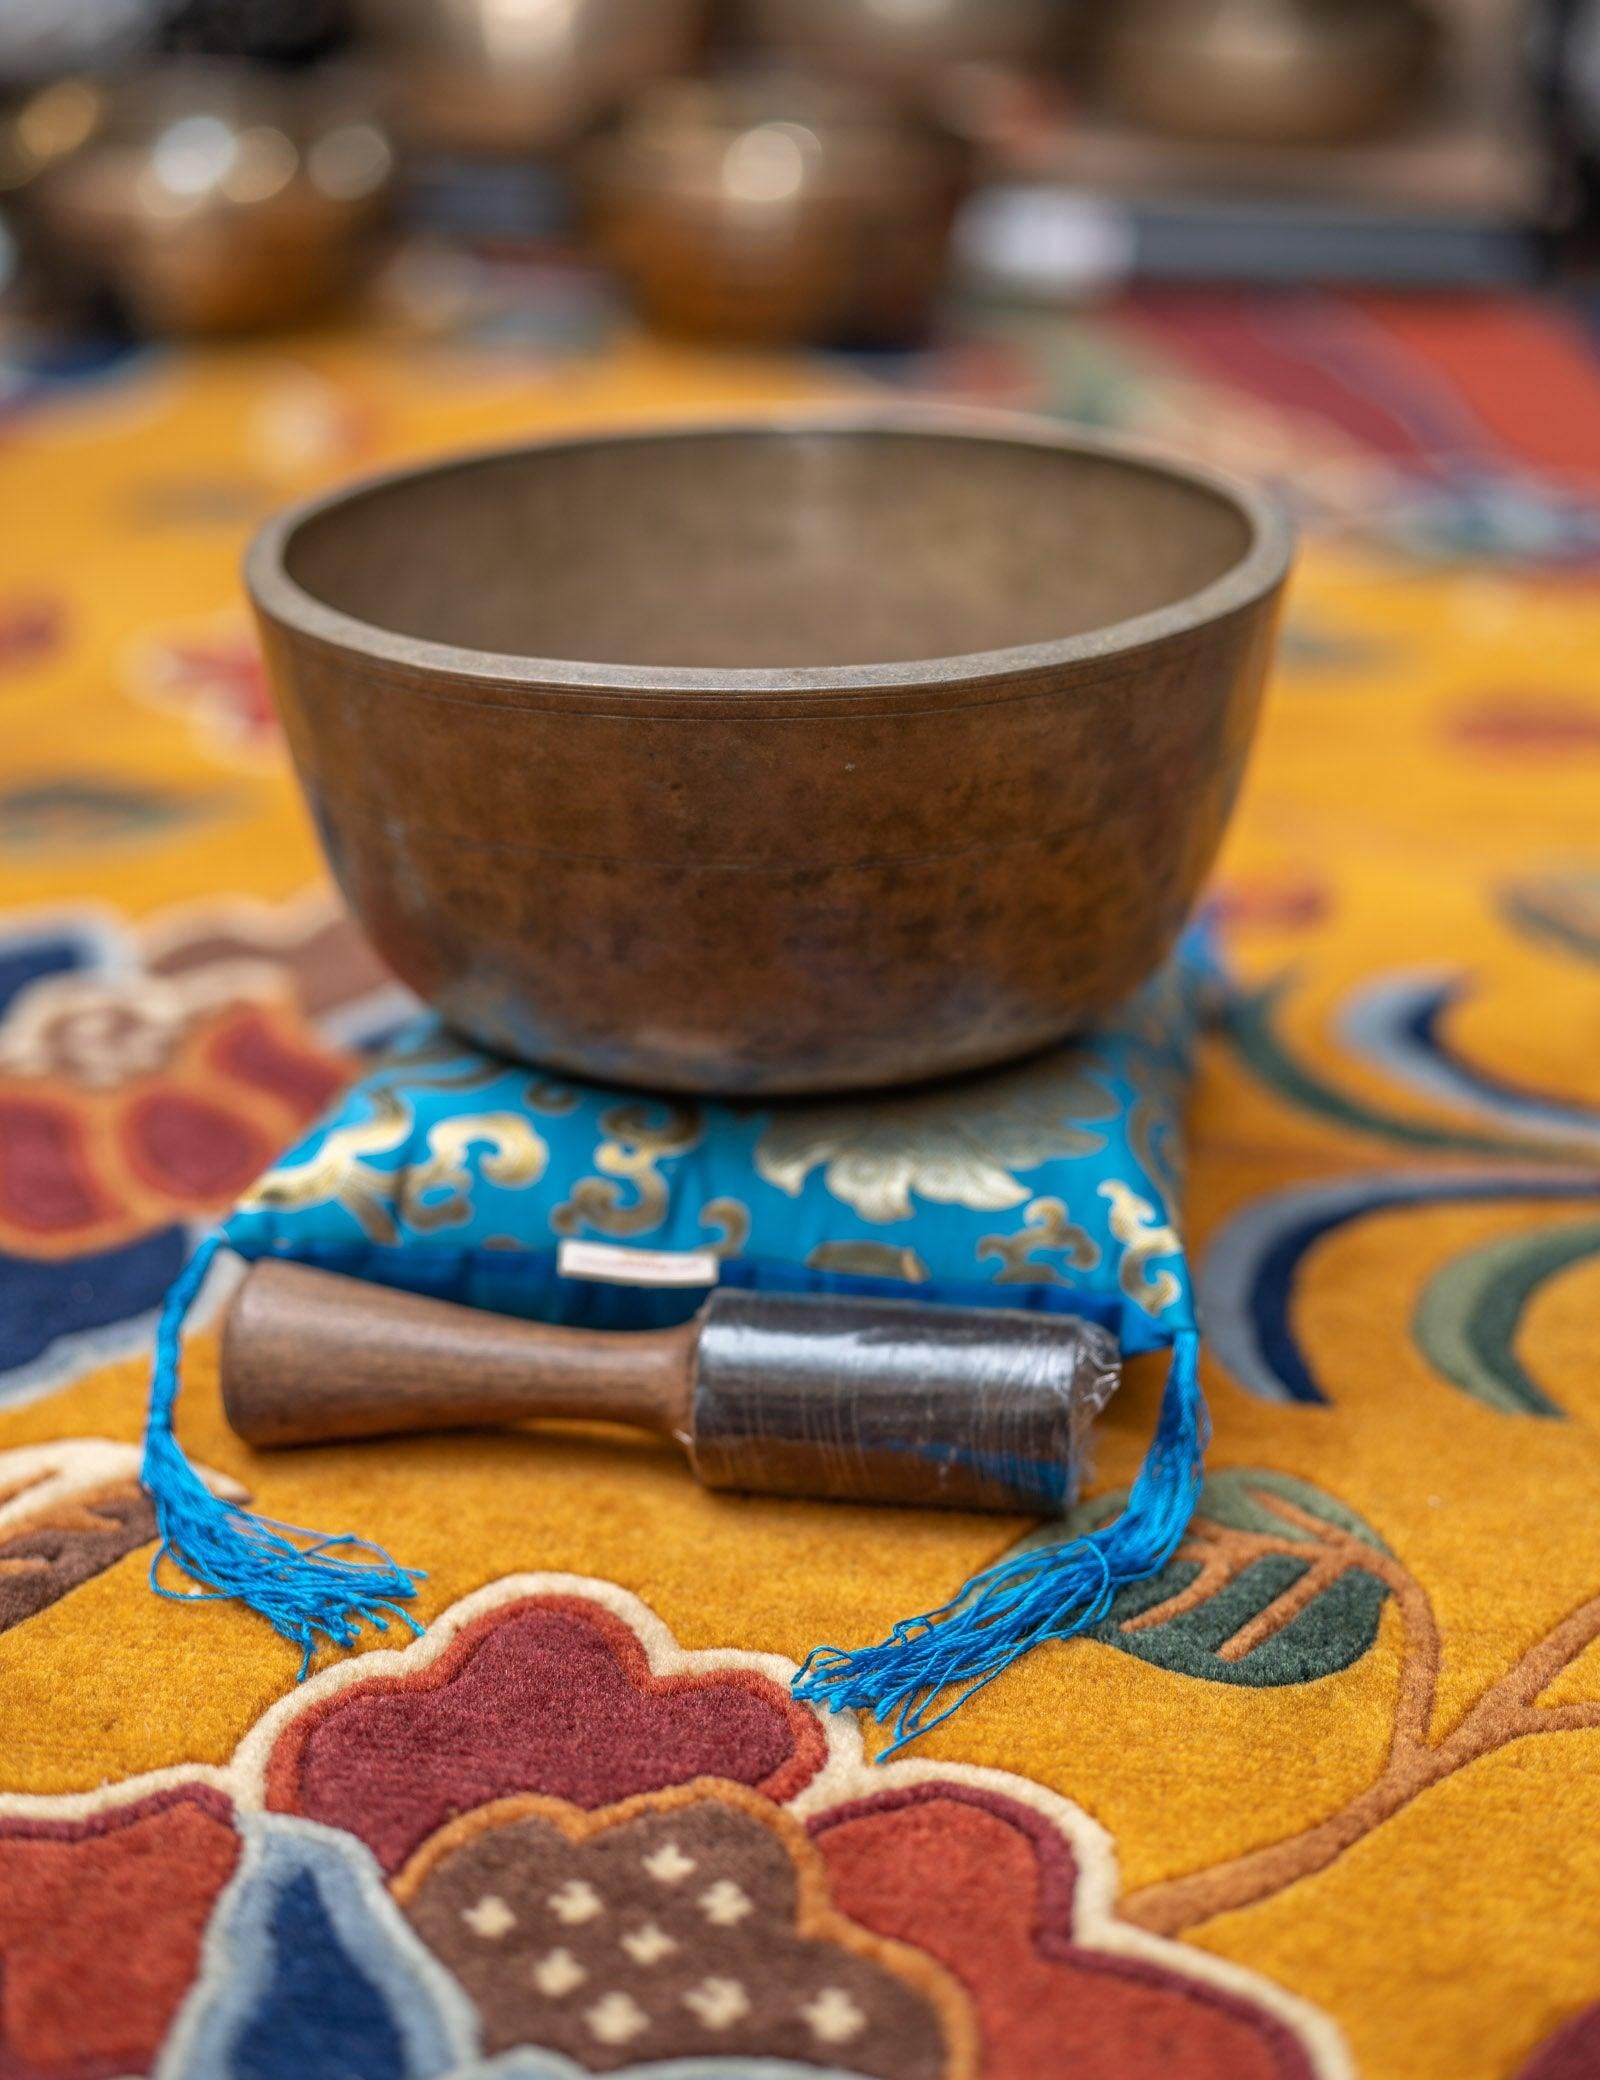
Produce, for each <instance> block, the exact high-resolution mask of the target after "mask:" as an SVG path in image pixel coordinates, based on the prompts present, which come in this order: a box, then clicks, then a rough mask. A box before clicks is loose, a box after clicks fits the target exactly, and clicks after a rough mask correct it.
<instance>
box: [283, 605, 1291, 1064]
mask: <svg viewBox="0 0 1600 2080" xmlns="http://www.w3.org/2000/svg"><path fill="white" fill-rule="evenodd" d="M1280 590H1281V588H1279V589H1277V590H1273V591H1270V592H1268V593H1265V594H1263V595H1262V596H1260V597H1258V598H1256V599H1254V600H1253V601H1251V602H1250V603H1248V604H1247V605H1245V606H1243V607H1241V608H1239V609H1236V610H1235V611H1234V612H1232V613H1230V614H1228V615H1226V616H1224V617H1222V618H1220V619H1218V620H1216V621H1213V622H1210V623H1207V624H1204V625H1202V626H1200V627H1198V628H1194V629H1190V630H1187V631H1185V632H1183V633H1180V634H1175V635H1173V634H1169V635H1165V636H1162V637H1160V638H1158V639H1157V640H1155V641H1153V642H1151V643H1148V644H1145V645H1143V646H1141V647H1140V648H1138V649H1135V650H1130V651H1123V652H1121V653H1118V654H1115V655H1112V656H1109V657H1105V658H1099V659H1088V660H1078V661H1075V662H1072V663H1070V664H1066V665H1056V666H1040V667H1037V668H1035V669H1033V670H1031V671H1028V672H1023V673H1019V674H1018V675H1016V676H1013V677H1010V678H1004V679H997V678H995V677H993V676H985V677H979V678H976V679H974V680H971V681H968V682H963V681H962V680H961V678H960V677H959V672H958V670H957V672H956V674H955V675H953V676H952V675H947V676H945V677H944V678H943V679H942V681H941V682H940V683H939V684H938V685H936V686H930V685H928V684H926V683H924V684H922V685H919V686H908V687H905V688H903V689H893V688H890V689H875V690H871V691H862V692H857V693H853V694H850V695H847V696H842V697H841V696H838V695H833V696H825V695H820V694H814V693H813V694H806V693H798V694H794V695H788V694H779V693H752V694H738V695H729V694H727V693H726V692H721V693H716V694H706V695H694V694H676V693H662V692H653V693H648V694H644V693H640V692H639V691H637V690H632V689H630V690H626V691H623V690H619V691H617V692H614V693H613V692H609V691H606V690H603V689H595V690H591V689H588V688H585V689H581V690H580V689H574V688H572V687H561V686H551V687H548V688H542V687H539V686H537V685H530V684H528V683H526V682H525V681H522V680H516V681H513V680H509V679H508V680H507V681H506V682H505V683H504V684H503V685H496V684H493V683H486V682H485V681H484V680H482V679H481V678H474V679H470V680H469V679H465V678H452V676H451V675H450V674H448V673H447V672H443V671H441V670H440V669H438V668H437V667H436V666H435V665H432V664H428V665H420V664H419V665H417V666H412V665H408V664H404V663H400V662H392V661H388V660H384V659H380V658H375V657H370V656H361V655H357V654H354V653H352V652H348V651H345V650H343V649H341V648H339V647H338V646H336V645H334V644H331V643H329V642H327V641H325V640H323V639H321V638H319V637H316V636H313V635H310V634H308V633H305V632H303V631H300V630H297V629H295V628H292V627H290V626H288V625H286V624H284V623H281V622H278V621H276V620H275V618H274V617H273V616H271V615H270V614H269V613H264V614H263V615H262V621H263V634H264V638H265V643H266V650H267V658H268V665H269V670H270V672H271V676H272V680H273V684H274V686H275V688H276V692H277V697H278V702H279V707H280V711H281V713H282V716H283V721H284V725H285V729H286V731H287V734H288V739H289V743H290V747H291V750H292V752H293V756H294V760H295V763H296V766H297V768H298V770H299V774H300V778H301V781H302V783H303V785H304V787H305V791H306V795H307V799H308V801H309V803H310V805H311V810H312V814H313V817H314V819H315V821H316V825H317V828H318V831H319V834H320V836H321V839H322V842H323V845H324V847H325V849H326V852H327V855H328V859H329V862H330V865H331V866H332V869H333V872H334V874H335V876H336V878H337V879H338V882H339V884H340V886H341V888H342V889H343V891H344V893H345V895H346V897H347V898H348V900H349V902H350V904H351V907H352V908H353V910H354V911H355V913H356V915H357V917H358V918H359V919H360V920H361V922H362V924H363V925H364V926H365V927H366V929H367V931H368V933H369V934H370V935H371V938H372V940H373V942H374V944H375V945H376V946H377V949H378V951H379V952H380V953H381V954H382V956H383V957H384V959H385V960H386V961H387V962H388V963H389V965H390V966H391V967H392V968H393V969H394V971H395V972H396V974H397V975H399V976H400V978H401V979H402V980H403V981H404V982H406V983H408V984H409V985H410V986H411V988H413V989H414V990H416V991H417V992H418V993H419V995H421V996H422V997H424V998H426V999H427V1000H428V1001H429V1002H430V1003H432V1004H434V1005H435V1006H437V1008H438V1009H439V1010H440V1011H441V1012H442V1013H443V1014H444V1015H445V1017H446V1018H447V1019H449V1020H450V1022H451V1023H452V1024H453V1025H455V1026H456V1027H458V1028H459V1029H460V1030H461V1031H462V1032H463V1033H466V1034H468V1035H469V1036H471V1037H472V1038H473V1039H475V1040H477V1041H480V1042H482V1043H483V1044H485V1045H487V1046H489V1047H492V1048H495V1049H498V1050H500V1051H501V1052H506V1053H510V1054H512V1055H514V1056H517V1057H520V1058H522V1059H525V1060H527V1061H529V1062H533V1063H537V1064H539V1065H542V1066H548V1067H550V1068H554V1069H559V1070H566V1071H570V1072H574V1073H578V1074H582V1075H585V1076H590V1077H595V1078H599V1079H603V1080H607V1081H615V1082H622V1083H629V1084H636V1085H640V1086H643V1087H646V1088H654V1089H661V1090H681V1091H718V1092H723V1093H726V1094H730V1095H751V1096H757V1095H762V1094H773V1095H779V1094H800V1093H806V1092H824V1091H837V1090H847V1089H856V1088H871V1087H873V1086H878V1085H886V1084H894V1083H901V1082H910V1081H915V1080H920V1079H925V1078H929V1077H934V1076H939V1075H945V1074H949V1073H952V1072H956V1071H960V1070H966V1069H975V1068H980V1067H983V1066H986V1065H988V1064H992V1063H995V1062H999V1061H1003V1060H1005V1059H1007V1058H1010V1057H1013V1056H1017V1055H1020V1054H1024V1053H1026V1052H1028V1051H1029V1050H1031V1049H1035V1048H1039V1047H1043V1046H1045V1045H1048V1044H1049V1043H1051V1042H1052V1041H1055V1040H1058V1039H1061V1038H1063V1037H1064V1036H1066V1035H1067V1034H1069V1033H1070V1032H1072V1031H1073V1030H1074V1029H1075V1028H1078V1027H1080V1026H1082V1025H1084V1024H1086V1023H1087V1022H1089V1021H1091V1020H1093V1019H1095V1018H1097V1017H1098V1016H1100V1015H1101V1014H1103V1013H1104V1012H1106V1011H1107V1010H1109V1009H1110V1008H1111V1007H1112V1006H1113V1005H1115V1004H1116V1003H1117V1002H1118V1001H1119V1000H1120V999H1121V998H1123V997H1124V996H1126V995H1127V994H1128V993H1129V991H1131V990H1132V989H1134V988H1135V987H1136V986H1137V985H1138V984H1139V983H1140V982H1141V981H1142V980H1143V979H1144V977H1145V976H1146V975H1147V974H1149V973H1150V971H1151V970H1152V969H1153V968H1154V967H1155V966H1156V965H1157V964H1158V963H1159V962H1160V961H1161V959H1162V958H1163V957H1164V955H1165V954H1166V953H1167V951H1168V950H1169V949H1170V947H1171V945H1172V943H1173V941H1174V939H1175V937H1176V935H1177V933H1178V931H1179V930H1180V928H1181V926H1182V924H1183V921H1184V919H1185V917H1186V916H1187V914H1188V912H1189V910H1190V909H1191V907H1192V905H1193V903H1194V900H1195V898H1196V896H1197V894H1198V892H1199V890H1200V887H1201V884H1202V882H1203V880H1204V878H1205V875H1206V873H1207V871H1208V869H1209V868H1210V866H1211V863H1212V861H1213V859H1214V858H1215V855H1216V851H1217V847H1218V845H1219V843H1220V840H1221V837H1222V833H1223V830H1224V827H1225V825H1226V822H1227V819H1228V815H1229V812H1230V810H1231V808H1232V805H1233V802H1234V799H1235V796H1236V794H1237V791H1238V787H1239V783H1240V780H1241V777H1242V775H1243V771H1244V766H1245V761H1246V757H1247V754H1248V750H1249V746H1250V741H1251V737H1252V734H1253V731H1254V726H1255V720H1256V715H1257V710H1258V706H1259V702H1260V697H1261V691H1262V685H1263V681H1264V678H1265V674H1266V669H1267V665H1268V661H1269V657H1270V652H1271V647H1272V637H1273V632H1274V623H1275V619H1276V611H1277V606H1278V598H1279V591H1280Z"/></svg>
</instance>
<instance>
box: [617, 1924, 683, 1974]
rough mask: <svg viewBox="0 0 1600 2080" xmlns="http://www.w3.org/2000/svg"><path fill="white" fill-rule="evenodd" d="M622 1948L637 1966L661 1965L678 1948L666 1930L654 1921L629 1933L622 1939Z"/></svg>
mask: <svg viewBox="0 0 1600 2080" xmlns="http://www.w3.org/2000/svg"><path fill="white" fill-rule="evenodd" d="M622 1947H623V1949H624V1950H626V1951H627V1953H628V1955H629V1956H630V1957H631V1958H632V1959H633V1961H634V1963H635V1964H659V1963H660V1962H661V1960H662V1958H663V1957H670V1956H671V1955H672V1953H673V1952H674V1951H675V1950H676V1949H677V1947H678V1946H677V1944H676V1943H675V1942H674V1941H673V1939H672V1937H671V1936H669V1935H668V1934H667V1932H666V1930H665V1929H664V1928H657V1926H656V1924H655V1923H654V1922H653V1921H647V1922H646V1923H645V1925H644V1927H643V1928H634V1929H630V1930H629V1931H628V1933H627V1934H626V1935H625V1936H624V1937H623V1938H622Z"/></svg>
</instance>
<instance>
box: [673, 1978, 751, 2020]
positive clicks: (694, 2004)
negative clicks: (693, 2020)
mask: <svg viewBox="0 0 1600 2080" xmlns="http://www.w3.org/2000/svg"><path fill="white" fill-rule="evenodd" d="M683 2005H684V2006H685V2007H686V2008H688V2009H690V2010H691V2011H692V2012H693V2013H694V2014H695V2015H697V2016H698V2017H699V2018H700V2020H701V2021H702V2022H703V2023H704V2024H705V2026H706V2028H707V2029H731V2028H732V2027H733V2025H734V2024H735V2023H736V2022H742V2021H743V2020H744V2018H745V2017H746V2016H747V2015H748V2014H749V2012H750V1997H749V1995H748V1994H747V1993H746V1992H745V1990H744V1988H743V1987H742V1986H741V1985H740V1984H739V1982H738V1980H737V1979H702V1980H701V1981H700V1984H699V1985H698V1986H691V1987H690V1989H689V1991H688V1992H687V1993H686V1994H685V1995H684V1997H683Z"/></svg>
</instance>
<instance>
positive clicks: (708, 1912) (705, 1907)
mask: <svg viewBox="0 0 1600 2080" xmlns="http://www.w3.org/2000/svg"><path fill="white" fill-rule="evenodd" d="M700 1911H701V1913H702V1914H704V1915H705V1917H706V1919H707V1920H708V1921H709V1922H712V1923H713V1924H714V1925H715V1926H716V1927H717V1928H734V1927H736V1926H737V1925H738V1923H739V1922H741V1921H742V1920H743V1919H744V1918H745V1916H746V1915H747V1914H753V1913H754V1912H755V1906H754V1904H753V1902H752V1901H751V1898H750V1895H749V1893H748V1892H746V1891H745V1889H744V1887H743V1886H742V1885H736V1884H735V1883H734V1881H733V1880H732V1878H719V1879H718V1880H717V1882H716V1884H715V1885H708V1886H707V1887H706V1889H705V1891H704V1892H702V1893H701V1895H700Z"/></svg>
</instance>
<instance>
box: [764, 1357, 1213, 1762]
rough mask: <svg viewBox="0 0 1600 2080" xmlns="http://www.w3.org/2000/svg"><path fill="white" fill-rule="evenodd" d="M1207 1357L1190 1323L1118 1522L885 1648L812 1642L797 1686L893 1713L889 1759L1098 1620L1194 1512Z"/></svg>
mask: <svg viewBox="0 0 1600 2080" xmlns="http://www.w3.org/2000/svg"><path fill="white" fill-rule="evenodd" d="M1199 1361H1200V1338H1199V1335H1198V1333H1197V1332H1196V1331H1195V1330H1193V1329H1183V1330H1180V1331H1179V1332H1178V1336H1177V1339H1176V1341H1175V1342H1174V1345H1173V1351H1172V1363H1171V1367H1170V1369H1169V1371H1168V1373H1167V1384H1166V1391H1165V1393H1164V1394H1163V1396H1162V1401H1161V1415H1160V1420H1159V1421H1158V1423H1157V1425H1156V1434H1155V1438H1154V1440H1153V1442H1152V1443H1151V1446H1150V1450H1149V1452H1148V1453H1147V1455H1146V1457H1145V1462H1144V1465H1143V1466H1142V1467H1141V1468H1140V1470H1139V1478H1138V1479H1137V1480H1136V1481H1135V1482H1134V1484H1133V1490H1132V1492H1131V1493H1130V1495H1129V1497H1128V1501H1127V1506H1126V1508H1125V1509H1124V1510H1123V1511H1122V1514H1121V1515H1120V1516H1118V1517H1117V1518H1116V1519H1115V1520H1114V1521H1113V1522H1111V1523H1110V1524H1107V1525H1105V1526H1103V1527H1102V1528H1101V1529H1100V1530H1098V1531H1090V1532H1087V1533H1085V1535H1084V1536H1083V1537H1081V1538H1075V1539H1072V1540H1071V1541H1070V1542H1068V1543H1066V1544H1063V1545H1028V1546H1024V1547H1023V1548H1022V1549H1021V1550H1020V1551H1019V1552H1016V1553H1013V1554H1011V1555H1010V1556H1009V1557H1008V1558H1006V1559H1004V1560H1001V1561H998V1562H997V1563H996V1564H995V1565H994V1566H993V1567H990V1568H987V1569H985V1571H984V1572H983V1573H982V1574H980V1575H974V1576H973V1578H972V1580H971V1581H970V1582H968V1583H967V1585H966V1587H965V1588H964V1589H963V1590H962V1591H961V1592H960V1594H959V1595H957V1596H955V1597H953V1598H952V1599H951V1601H950V1602H949V1603H947V1604H945V1605H944V1606H943V1607H942V1608H941V1609H939V1610H936V1611H929V1612H927V1613H926V1614H925V1615H924V1616H923V1617H920V1618H906V1619H904V1620H903V1621H902V1622H901V1623H900V1624H898V1625H897V1626H896V1627H895V1628H894V1630H893V1632H892V1633H890V1635H889V1637H888V1638H887V1639H886V1640H883V1641H881V1642H880V1643H879V1644H878V1645H877V1646H875V1647H859V1648H857V1649H855V1650H854V1651H853V1652H851V1651H847V1650H845V1649H843V1648H840V1647H817V1648H815V1649H813V1651H812V1652H811V1653H810V1654H809V1655H808V1656H807V1658H806V1663H805V1666H804V1667H803V1668H802V1669H801V1671H800V1673H799V1675H797V1676H796V1677H795V1680H794V1694H795V1696H796V1697H798V1698H803V1699H805V1700H806V1701H808V1702H812V1703H816V1704H820V1705H825V1706H827V1707H828V1708H829V1709H830V1710H832V1711H870V1712H871V1713H872V1716H873V1717H874V1718H875V1719H876V1720H877V1722H878V1724H879V1725H880V1726H882V1725H885V1724H887V1723H889V1722H891V1721H892V1722H893V1726H894V1739H893V1740H892V1741H891V1742H890V1744H889V1745H888V1747H886V1748H885V1749H884V1750H883V1752H882V1754H880V1756H879V1757H878V1760H879V1761H880V1762H885V1761H887V1760H888V1758H889V1757H890V1756H891V1755H893V1754H894V1753H895V1752H896V1751H897V1750H898V1749H900V1748H903V1747H904V1746H905V1745H906V1743H907V1742H908V1741H914V1740H915V1739H916V1738H917V1736H918V1735H919V1734H923V1733H927V1732H928V1731H929V1729H930V1728H932V1727H935V1726H937V1725H938V1724H939V1722H940V1721H941V1720H942V1719H948V1718H949V1716H950V1714H951V1713H952V1712H954V1711H957V1710H959V1708H960V1707H961V1706H962V1705H964V1704H965V1703H966V1701H967V1699H968V1698H969V1697H971V1696H973V1695H974V1694H975V1693H976V1692H977V1691H979V1690H981V1689H983V1688H984V1686H985V1685H986V1684H988V1683H992V1682H993V1681H994V1679H995V1677H996V1676H998V1675H1001V1674H1003V1673H1004V1672H1005V1670H1006V1669H1008V1668H1009V1667H1010V1666H1011V1664H1012V1662H1013V1661H1017V1660H1020V1658H1021V1657H1022V1656H1023V1655H1024V1654H1026V1653H1027V1652H1028V1650H1029V1648H1030V1647H1037V1646H1040V1645H1042V1644H1043V1643H1044V1641H1046V1640H1051V1639H1071V1638H1072V1637H1073V1635H1074V1634H1075V1633H1079V1632H1084V1631H1087V1630H1088V1628H1089V1627H1090V1626H1092V1625H1098V1624H1099V1623H1100V1622H1101V1620H1102V1619H1103V1618H1105V1617H1106V1616H1107V1614H1108V1613H1109V1612H1110V1609H1111V1605H1112V1602H1113V1601H1114V1599H1115V1597H1116V1595H1117V1592H1118V1591H1119V1590H1120V1589H1125V1588H1126V1587H1127V1586H1128V1585H1129V1583H1130V1582H1140V1581H1143V1580H1145V1579H1146V1577H1147V1576H1150V1575H1153V1574H1159V1573H1160V1571H1161V1569H1162V1568H1163V1567H1165V1566H1166V1564H1167V1562H1168V1561H1169V1560H1170V1559H1171V1558H1172V1556H1173V1554H1174V1553H1175V1552H1176V1550H1177V1548H1178V1545H1179V1542H1180V1541H1181V1540H1182V1538H1183V1535H1184V1533H1185V1532H1186V1531H1187V1530H1188V1528H1189V1519H1190V1518H1191V1517H1192V1516H1193V1515H1194V1510H1195V1504H1196V1503H1197V1502H1198V1501H1199V1498H1200V1483H1201V1480H1202V1477H1203V1468H1202V1462H1203V1460H1204V1457H1205V1449H1206V1445H1207V1442H1208V1441H1209V1437H1210V1422H1209V1419H1208V1417H1207V1414H1206V1405H1205V1400H1204V1397H1203V1396H1202V1394H1201V1392H1200V1367H1199ZM952 1691H954V1693H955V1694H954V1696H950V1693H951V1692H952ZM947 1697H948V1699H949V1701H948V1702H947V1703H942V1704H941V1700H942V1699H945V1698H947ZM935 1707H938V1709H935Z"/></svg>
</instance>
